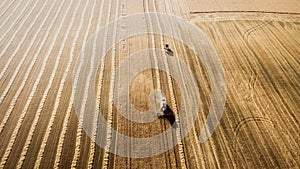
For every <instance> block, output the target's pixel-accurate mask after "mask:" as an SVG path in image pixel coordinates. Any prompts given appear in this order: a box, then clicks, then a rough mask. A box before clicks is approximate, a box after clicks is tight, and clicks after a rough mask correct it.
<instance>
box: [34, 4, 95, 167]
mask: <svg viewBox="0 0 300 169" xmlns="http://www.w3.org/2000/svg"><path fill="white" fill-rule="evenodd" d="M95 3H96V1H94V5H93V10H94V6H95ZM87 4H88V3H85V6H84V9H83V12H82V13H81V17H80V24H79V27H78V29H77V32H76V35H75V38H74V41H73V44H72V48H71V52H70V53H71V54H70V57H69V61H68V63H67V68H66V69H65V71H64V74H63V78H62V80H61V82H60V85H59V88H58V93H57V96H56V98H55V105H54V109H53V111H52V113H51V118H50V120H49V123H48V126H47V129H46V133H45V135H44V138H43V141H42V144H41V146H40V149H39V152H38V155H37V160H36V162H35V165H34V168H40V165H41V161H42V158H43V154H44V151H45V147H46V145H47V141H48V139H49V136H50V133H51V131H52V126H53V124H54V120H55V117H56V114H57V111H58V106H59V104H60V99H61V95H62V91H63V89H64V85H65V81H66V78H67V75H68V74H69V71H70V68H71V64H72V62H73V59H74V50H75V49H74V47H75V44H76V42H77V40H78V37H79V33H80V31H81V29H82V25H83V22H82V21H83V20H84V19H83V17H84V14H85V13H86V9H87V6H88V5H87ZM75 11H77V10H75ZM92 13H93V12H92ZM74 20H75V15H74V16H73V18H72V21H71V23H73V22H74ZM91 20H92V17H90V20H89V24H88V25H89V26H88V28H89V27H90V25H91ZM70 25H72V24H70ZM68 29H70V27H69V28H68ZM87 30H89V29H87ZM67 32H69V31H67ZM66 37H67V36H66ZM84 41H85V40H84ZM65 43H66V42H64V44H65ZM58 146H62V145H58Z"/></svg>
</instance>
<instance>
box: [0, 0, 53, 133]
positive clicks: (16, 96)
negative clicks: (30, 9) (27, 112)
mask: <svg viewBox="0 0 300 169" xmlns="http://www.w3.org/2000/svg"><path fill="white" fill-rule="evenodd" d="M55 2H56V1H55ZM55 2H54V3H53V4H52V7H51V9H50V10H49V11H48V13H47V15H46V17H45V18H44V20H43V22H42V23H41V24H40V27H39V28H38V30H37V31H36V34H35V35H34V37H33V39H32V40H31V42H30V45H29V47H28V48H27V50H26V51H25V53H24V57H23V58H22V60H21V61H20V62H19V65H18V66H17V67H16V68H15V72H14V74H13V75H12V77H11V78H10V81H9V83H8V85H7V86H6V88H5V91H4V93H3V95H1V97H0V104H1V103H2V101H3V100H4V98H5V96H6V94H7V93H8V91H9V89H10V88H11V85H12V84H13V82H14V81H15V78H16V76H17V75H18V73H19V71H20V68H21V66H22V64H23V62H24V61H25V59H26V58H27V55H28V53H29V52H30V50H31V49H32V46H33V44H34V42H35V40H36V38H37V37H38V34H39V33H40V31H41V29H42V27H43V26H44V24H45V22H46V20H47V18H48V17H49V14H50V11H52V9H53V6H54V4H55ZM46 4H47V2H45V3H44V5H43V6H42V8H41V10H40V11H39V13H38V14H37V15H36V18H35V20H34V22H32V24H31V25H30V29H31V28H32V27H33V26H34V23H35V21H36V20H37V18H38V16H40V14H41V13H42V12H43V11H44V10H43V9H44V7H45V6H46ZM30 29H28V30H27V31H29V30H30ZM27 33H28V32H27ZM27 33H26V34H27ZM46 37H47V36H45V38H44V41H45V40H46ZM24 39H25V36H24ZM20 44H21V43H20ZM42 47H43V45H40V48H39V49H38V51H37V54H35V55H34V57H33V59H32V62H31V63H30V65H29V66H28V69H27V71H26V73H25V75H24V78H23V80H22V83H21V85H20V87H19V89H18V90H17V92H16V94H15V95H14V97H13V99H12V101H11V103H10V105H9V109H8V111H7V112H6V113H5V115H4V118H3V120H2V121H1V124H0V133H1V132H2V130H3V128H4V126H5V124H6V123H7V120H8V118H9V116H10V114H11V112H12V111H13V109H14V106H15V104H16V101H17V99H18V97H19V95H20V94H21V92H22V90H23V88H24V86H25V84H26V82H27V80H28V77H29V75H30V72H31V70H32V67H33V65H34V64H35V62H36V60H37V58H38V53H39V52H40V50H41V48H42Z"/></svg>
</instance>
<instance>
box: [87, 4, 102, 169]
mask: <svg viewBox="0 0 300 169" xmlns="http://www.w3.org/2000/svg"><path fill="white" fill-rule="evenodd" d="M103 8H104V0H103V1H101V5H100V12H99V18H100V17H101V16H102V15H103ZM98 22H100V21H99V20H98ZM99 26H100V23H97V27H96V31H98V30H99ZM96 40H97V38H95V39H94V43H93V54H95V53H96V51H95V50H96V47H95V46H96ZM104 51H105V50H103V53H102V56H104V55H105V53H104ZM103 58H104V59H105V57H103ZM102 63H103V64H102ZM100 66H101V68H100V80H99V81H100V85H98V87H99V88H98V87H97V90H96V91H97V95H96V96H97V97H96V98H97V99H96V109H95V110H96V111H95V115H94V119H93V127H92V128H93V131H92V138H91V141H92V142H91V144H90V150H89V152H90V154H89V158H88V163H87V168H89V169H91V168H93V160H94V156H95V144H96V143H93V140H96V136H97V127H98V124H97V122H98V117H99V113H98V112H99V105H100V100H99V99H98V96H100V95H101V85H102V81H103V77H102V75H103V70H104V62H101V65H100ZM99 89H100V90H99ZM98 91H99V92H98Z"/></svg>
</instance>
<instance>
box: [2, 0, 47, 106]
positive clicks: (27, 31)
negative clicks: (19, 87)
mask: <svg viewBox="0 0 300 169" xmlns="http://www.w3.org/2000/svg"><path fill="white" fill-rule="evenodd" d="M28 2H30V1H28ZM37 4H38V1H36V2H35V4H34V5H33V8H32V9H31V11H30V12H29V13H28V15H27V17H26V18H25V19H23V20H22V22H21V23H20V25H19V27H18V29H17V30H16V31H14V34H13V36H12V37H11V38H10V41H9V43H7V44H6V46H5V48H4V49H3V50H2V51H1V54H0V59H1V58H2V57H3V56H4V54H5V52H6V51H7V49H8V48H9V46H10V45H11V44H12V41H13V40H14V39H15V38H16V35H17V34H18V32H19V31H20V30H21V29H22V28H23V25H24V23H25V21H27V20H28V18H29V17H30V16H32V15H31V13H32V11H33V9H35V7H36V5H37ZM28 5H29V3H27V4H26V7H27V6H28ZM44 6H45V5H44ZM26 7H25V8H24V9H23V11H22V12H24V11H25V9H26ZM21 14H22V13H21ZM19 16H21V15H19ZM33 24H34V22H32V23H31V25H33ZM13 26H14V24H12V25H11V27H10V28H9V29H7V31H9V30H10V29H12V28H13ZM30 29H32V26H31V27H30V28H28V29H27V30H26V33H25V34H24V36H23V38H22V40H21V41H20V42H19V43H18V46H17V47H16V48H15V49H14V52H13V54H12V56H11V57H9V59H8V60H7V61H5V63H6V64H5V66H4V67H3V69H2V71H1V73H0V80H2V78H3V75H4V73H5V72H6V71H7V69H8V67H9V65H10V63H11V62H12V60H13V59H14V58H15V56H16V54H17V52H18V51H19V50H20V48H21V46H22V44H23V43H24V41H25V39H26V37H27V36H28V33H29V31H30ZM5 34H6V32H5V33H4V34H3V35H4V36H2V38H1V39H0V42H2V40H3V38H4V37H5ZM24 58H25V56H24ZM8 87H10V86H9V85H8V86H7V88H8ZM7 88H6V89H7ZM7 91H8V90H5V92H7ZM5 92H4V93H2V95H1V98H0V104H1V101H2V100H1V99H2V97H3V95H4V94H6V93H5Z"/></svg>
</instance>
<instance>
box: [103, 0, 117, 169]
mask: <svg viewBox="0 0 300 169" xmlns="http://www.w3.org/2000/svg"><path fill="white" fill-rule="evenodd" d="M118 14H119V0H117V2H116V7H115V16H114V20H113V21H116V20H117V19H118V17H119V15H118ZM108 19H109V17H108ZM117 28H118V24H114V28H113V29H114V31H113V32H114V34H113V37H112V44H113V45H115V44H116V36H117ZM111 56H112V57H111V62H112V63H111V64H112V68H111V79H110V89H109V103H108V113H107V123H108V124H109V126H112V125H113V99H114V88H115V74H116V48H115V46H114V47H113V48H112V54H111ZM106 138H107V140H106V145H105V148H104V155H103V163H102V168H104V169H107V168H108V167H109V166H108V164H109V155H110V152H109V150H110V147H111V139H112V129H111V127H107V133H106ZM107 150H108V151H107Z"/></svg>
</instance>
